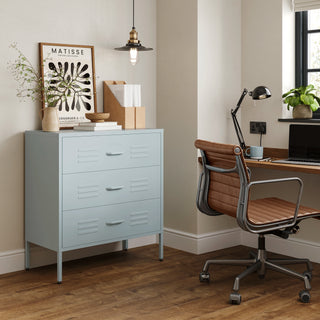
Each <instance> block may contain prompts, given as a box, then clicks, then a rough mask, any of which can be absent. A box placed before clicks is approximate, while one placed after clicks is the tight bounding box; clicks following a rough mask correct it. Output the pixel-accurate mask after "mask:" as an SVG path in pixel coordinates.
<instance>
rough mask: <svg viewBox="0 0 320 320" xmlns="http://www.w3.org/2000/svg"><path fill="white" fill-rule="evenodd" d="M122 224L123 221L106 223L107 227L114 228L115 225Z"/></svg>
mask: <svg viewBox="0 0 320 320" xmlns="http://www.w3.org/2000/svg"><path fill="white" fill-rule="evenodd" d="M121 223H124V220H116V221H111V222H106V225H107V226H116V225H117V224H121Z"/></svg>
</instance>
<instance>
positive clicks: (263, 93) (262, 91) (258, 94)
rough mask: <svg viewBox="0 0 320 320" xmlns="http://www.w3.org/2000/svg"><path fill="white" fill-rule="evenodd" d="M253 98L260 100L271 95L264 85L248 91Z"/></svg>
mask: <svg viewBox="0 0 320 320" xmlns="http://www.w3.org/2000/svg"><path fill="white" fill-rule="evenodd" d="M249 95H250V96H251V97H252V99H253V100H262V99H267V98H270V97H271V91H270V90H269V89H268V88H267V87H264V86H259V87H256V88H255V89H254V90H253V91H251V92H249Z"/></svg>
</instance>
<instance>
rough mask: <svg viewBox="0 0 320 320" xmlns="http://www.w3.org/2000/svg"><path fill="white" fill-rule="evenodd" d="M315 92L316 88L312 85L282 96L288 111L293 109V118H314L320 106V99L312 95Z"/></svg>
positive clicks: (292, 90)
mask: <svg viewBox="0 0 320 320" xmlns="http://www.w3.org/2000/svg"><path fill="white" fill-rule="evenodd" d="M314 90H315V88H314V86H313V85H312V84H310V85H308V86H301V87H299V88H295V89H291V90H290V91H288V92H286V93H284V94H283V95H282V98H284V100H283V102H284V103H286V104H287V108H288V110H289V109H290V107H292V108H293V110H292V116H293V118H312V112H313V111H316V110H317V109H318V108H319V104H320V98H319V97H317V96H316V95H315V94H314V93H312V91H314Z"/></svg>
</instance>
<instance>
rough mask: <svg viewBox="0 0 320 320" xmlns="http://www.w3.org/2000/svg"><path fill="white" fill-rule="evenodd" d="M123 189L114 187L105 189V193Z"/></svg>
mask: <svg viewBox="0 0 320 320" xmlns="http://www.w3.org/2000/svg"><path fill="white" fill-rule="evenodd" d="M121 189H123V186H116V187H107V188H106V190H107V191H116V190H121Z"/></svg>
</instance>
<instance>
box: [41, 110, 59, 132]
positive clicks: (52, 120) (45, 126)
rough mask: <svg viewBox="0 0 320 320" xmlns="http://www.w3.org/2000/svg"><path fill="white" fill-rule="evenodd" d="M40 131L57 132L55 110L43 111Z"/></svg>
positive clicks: (57, 122) (57, 120) (57, 121)
mask: <svg viewBox="0 0 320 320" xmlns="http://www.w3.org/2000/svg"><path fill="white" fill-rule="evenodd" d="M42 131H50V132H52V131H53V132H56V131H59V117H58V111H57V109H56V108H53V107H47V108H44V109H43V118H42Z"/></svg>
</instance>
